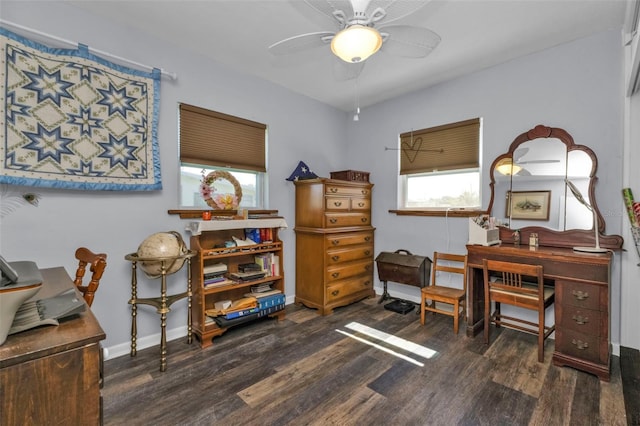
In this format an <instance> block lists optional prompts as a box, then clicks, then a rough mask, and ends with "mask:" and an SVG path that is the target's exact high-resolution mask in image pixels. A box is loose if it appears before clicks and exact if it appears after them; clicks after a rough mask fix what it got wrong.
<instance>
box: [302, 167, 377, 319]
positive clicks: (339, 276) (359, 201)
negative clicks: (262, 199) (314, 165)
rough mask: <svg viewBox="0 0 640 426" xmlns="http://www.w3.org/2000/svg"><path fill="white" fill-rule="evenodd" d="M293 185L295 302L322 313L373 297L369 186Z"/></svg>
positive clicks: (341, 183) (327, 181)
mask: <svg viewBox="0 0 640 426" xmlns="http://www.w3.org/2000/svg"><path fill="white" fill-rule="evenodd" d="M294 183H295V186H296V224H295V232H296V298H295V301H296V303H302V304H304V305H305V306H308V307H310V308H316V309H318V313H320V314H322V315H326V314H330V313H332V312H333V309H334V308H336V307H339V306H345V305H348V304H350V303H353V302H355V301H358V300H361V299H364V298H366V297H372V296H374V295H375V292H374V290H373V268H374V265H373V253H374V251H373V250H374V247H373V243H374V240H373V233H374V230H375V228H373V226H372V225H371V189H372V188H373V184H371V183H368V182H353V181H343V180H336V179H324V178H322V179H310V180H301V181H296V182H294Z"/></svg>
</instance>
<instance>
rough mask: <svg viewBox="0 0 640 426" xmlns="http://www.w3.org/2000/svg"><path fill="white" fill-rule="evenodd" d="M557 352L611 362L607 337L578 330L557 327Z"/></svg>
mask: <svg viewBox="0 0 640 426" xmlns="http://www.w3.org/2000/svg"><path fill="white" fill-rule="evenodd" d="M555 345H556V348H555V350H556V351H557V352H560V353H562V354H564V355H569V356H574V357H577V358H581V359H583V360H586V361H591V362H595V363H599V364H606V363H608V362H609V344H608V342H607V339H603V338H600V337H598V336H593V335H589V334H584V333H580V332H577V331H572V330H567V329H558V328H556V342H555Z"/></svg>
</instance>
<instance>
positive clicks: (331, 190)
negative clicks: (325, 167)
mask: <svg viewBox="0 0 640 426" xmlns="http://www.w3.org/2000/svg"><path fill="white" fill-rule="evenodd" d="M329 192H333V193H334V194H335V193H336V192H338V188H329Z"/></svg>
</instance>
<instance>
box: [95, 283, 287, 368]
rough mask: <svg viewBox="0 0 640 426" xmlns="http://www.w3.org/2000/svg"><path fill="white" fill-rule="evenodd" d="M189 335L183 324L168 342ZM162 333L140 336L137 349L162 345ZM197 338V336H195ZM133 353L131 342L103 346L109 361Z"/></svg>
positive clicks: (103, 352)
mask: <svg viewBox="0 0 640 426" xmlns="http://www.w3.org/2000/svg"><path fill="white" fill-rule="evenodd" d="M294 300H295V297H293V296H288V297H287V300H286V302H285V304H286V305H289V304H291V303H294ZM186 336H187V326H186V325H183V326H180V327H176V328H173V329H170V330H167V342H170V341H172V340H176V339H180V338H182V337H186ZM161 337H162V335H161V333H160V332H158V333H154V334H151V335H149V336H144V337H138V339H137V342H136V350H138V351H141V350H143V349H147V348H150V347H153V346H158V345H160V338H161ZM194 340H195V337H194ZM130 353H131V342H126V343H120V344H117V345H113V346H108V347H103V348H102V355H103V357H104V360H105V361H107V360H109V359H112V358H117V357H120V356H123V355H129V354H130Z"/></svg>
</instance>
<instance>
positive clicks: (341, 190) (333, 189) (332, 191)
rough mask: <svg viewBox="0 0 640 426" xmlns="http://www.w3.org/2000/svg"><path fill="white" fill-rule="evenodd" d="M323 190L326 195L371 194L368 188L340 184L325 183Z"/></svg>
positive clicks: (366, 195) (367, 195)
mask: <svg viewBox="0 0 640 426" xmlns="http://www.w3.org/2000/svg"><path fill="white" fill-rule="evenodd" d="M325 191H326V194H327V195H349V196H351V195H360V196H364V197H369V196H370V195H371V190H370V189H366V188H358V187H351V186H341V185H327V186H326V187H325Z"/></svg>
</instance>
